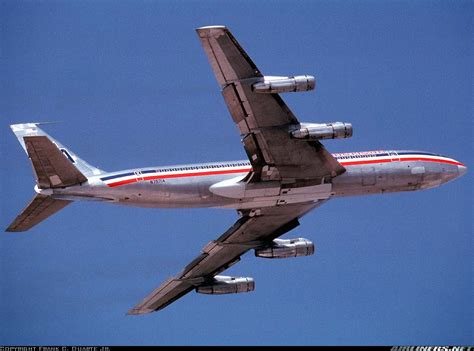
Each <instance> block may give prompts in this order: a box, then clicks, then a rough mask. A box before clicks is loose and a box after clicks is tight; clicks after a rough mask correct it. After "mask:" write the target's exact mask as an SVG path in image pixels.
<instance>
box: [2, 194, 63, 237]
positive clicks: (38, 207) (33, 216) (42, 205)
mask: <svg viewBox="0 0 474 351" xmlns="http://www.w3.org/2000/svg"><path fill="white" fill-rule="evenodd" d="M71 202H72V201H67V200H56V199H53V198H51V197H49V196H45V195H40V194H37V195H36V196H35V197H34V198H33V201H31V202H30V204H29V205H28V206H27V207H26V208H25V209H24V210H23V211H22V212H21V213H20V214H19V215H18V217H16V218H15V220H14V221H13V223H12V224H10V226H9V227H8V228H7V229H6V231H7V232H24V231H27V230H28V229H30V228H31V227H33V226H35V225H36V224H38V223H40V222H42V221H44V220H45V219H46V218H48V217H49V216H51V215H53V214H55V213H56V212H58V211H59V210H61V209H63V208H64V207H65V206H67V205H69V204H70V203H71Z"/></svg>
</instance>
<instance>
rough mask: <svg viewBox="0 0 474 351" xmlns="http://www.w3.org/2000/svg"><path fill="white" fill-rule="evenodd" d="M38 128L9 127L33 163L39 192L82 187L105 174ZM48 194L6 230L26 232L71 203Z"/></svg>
mask: <svg viewBox="0 0 474 351" xmlns="http://www.w3.org/2000/svg"><path fill="white" fill-rule="evenodd" d="M38 125H39V123H23V124H13V125H11V126H10V127H11V129H12V130H13V133H15V135H16V137H17V138H18V141H19V142H20V144H21V146H22V147H23V149H24V150H25V152H26V153H27V155H28V157H29V158H30V160H31V163H32V166H33V171H34V173H35V176H36V183H37V188H38V189H54V188H63V187H68V186H72V185H76V184H81V183H84V182H87V179H88V177H91V176H93V175H98V174H101V173H104V172H103V171H101V170H100V169H98V168H95V167H93V166H91V165H89V164H88V163H87V162H85V161H84V160H82V159H80V158H79V157H78V156H77V155H76V154H74V153H73V152H72V151H70V150H68V149H67V148H65V147H64V146H63V145H61V144H60V143H59V142H58V141H56V140H54V139H53V138H51V137H50V136H49V135H48V134H46V133H45V132H44V131H43V130H41V129H40V128H38ZM48 193H51V194H52V191H51V190H49V191H43V192H41V194H37V195H36V196H35V197H34V198H33V200H32V201H31V203H30V204H29V205H28V206H27V207H26V208H25V209H24V210H23V211H22V212H21V213H20V215H18V217H17V218H16V219H15V220H14V221H13V223H12V224H11V225H10V226H9V227H8V228H7V229H6V231H8V232H21V231H26V230H28V229H30V228H31V227H33V226H34V225H36V224H38V223H40V222H41V221H43V220H45V219H46V218H48V217H49V216H51V215H53V214H55V213H56V212H58V211H59V210H61V209H62V208H64V207H65V206H66V205H68V204H69V203H71V201H66V200H57V199H54V198H52V197H50V196H48V195H47V194H48Z"/></svg>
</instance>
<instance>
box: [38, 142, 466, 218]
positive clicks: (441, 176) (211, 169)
mask: <svg viewBox="0 0 474 351" xmlns="http://www.w3.org/2000/svg"><path fill="white" fill-rule="evenodd" d="M333 156H334V157H335V158H336V159H337V160H338V161H339V162H340V163H341V164H342V165H343V166H344V167H345V168H346V172H345V173H344V174H342V175H340V176H338V177H335V178H333V179H331V180H329V181H323V182H321V183H318V184H314V183H308V182H306V183H299V184H292V183H289V184H285V183H284V182H283V183H282V182H280V181H278V182H277V181H275V182H266V184H265V187H264V188H262V187H261V186H260V185H259V186H260V187H258V188H255V189H253V188H250V189H249V188H246V189H242V188H238V187H237V186H240V185H245V182H241V180H242V179H244V178H245V177H246V175H247V174H248V173H249V172H250V171H251V166H250V162H249V161H246V160H241V161H229V162H218V163H205V164H191V165H182V166H168V167H148V168H137V169H131V170H124V171H119V172H112V173H107V174H101V175H98V176H96V177H92V178H90V179H89V181H88V182H87V183H85V184H81V185H76V186H73V187H68V188H64V189H54V190H52V189H48V190H47V191H49V192H51V191H52V192H53V193H52V194H51V195H52V196H53V197H54V198H57V199H70V200H102V201H108V202H112V203H117V204H122V205H131V206H139V207H161V208H166V207H168V208H171V207H220V208H234V209H251V208H255V207H265V206H275V205H283V204H287V203H299V202H308V201H316V200H322V199H328V198H330V197H340V196H355V195H365V194H380V193H387V192H400V191H413V190H419V189H428V188H433V187H437V186H439V185H441V184H443V183H446V182H448V181H450V180H453V179H455V178H457V177H458V176H460V175H462V174H464V172H465V170H466V168H465V166H464V165H463V164H462V163H461V162H458V161H456V160H454V159H451V158H448V157H444V156H441V155H437V154H433V153H428V152H418V151H368V152H352V153H335V154H333ZM37 191H39V192H42V191H43V190H37ZM48 195H49V194H48Z"/></svg>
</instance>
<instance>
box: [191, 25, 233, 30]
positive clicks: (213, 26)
mask: <svg viewBox="0 0 474 351" xmlns="http://www.w3.org/2000/svg"><path fill="white" fill-rule="evenodd" d="M206 29H227V27H226V26H224V25H220V24H218V25H212V26H202V27H198V28H196V30H206Z"/></svg>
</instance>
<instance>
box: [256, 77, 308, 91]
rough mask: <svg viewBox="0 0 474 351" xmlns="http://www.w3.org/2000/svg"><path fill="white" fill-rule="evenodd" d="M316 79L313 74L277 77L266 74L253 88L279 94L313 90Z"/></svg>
mask: <svg viewBox="0 0 474 351" xmlns="http://www.w3.org/2000/svg"><path fill="white" fill-rule="evenodd" d="M315 86H316V79H315V78H314V77H313V76H308V75H304V76H294V77H277V76H265V77H263V81H260V82H257V83H254V84H253V85H252V90H253V91H254V92H256V93H263V94H278V93H292V92H299V91H309V90H313V89H314V88H315Z"/></svg>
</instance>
